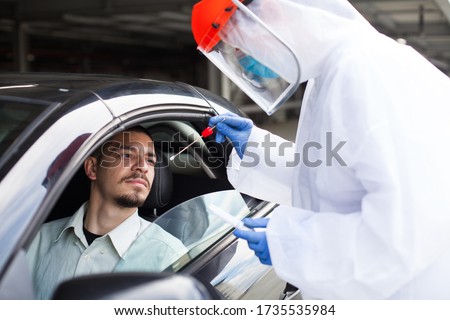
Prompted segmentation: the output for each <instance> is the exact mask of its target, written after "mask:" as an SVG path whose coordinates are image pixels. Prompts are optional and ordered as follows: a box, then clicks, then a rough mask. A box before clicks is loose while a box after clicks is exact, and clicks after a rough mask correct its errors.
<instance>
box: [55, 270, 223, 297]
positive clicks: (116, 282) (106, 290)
mask: <svg viewBox="0 0 450 320" xmlns="http://www.w3.org/2000/svg"><path fill="white" fill-rule="evenodd" d="M52 299H53V300H221V299H223V296H222V295H221V294H220V293H219V292H218V291H217V290H216V289H215V288H214V287H213V286H212V285H211V284H210V283H208V282H206V281H202V280H201V279H199V278H195V277H193V276H188V275H181V274H175V273H167V272H166V273H165V272H162V273H149V272H141V273H135V272H133V273H131V272H130V273H128V272H127V273H125V272H124V273H105V274H95V275H87V276H81V277H77V278H74V279H70V280H67V281H65V282H62V283H61V284H60V285H59V286H58V287H57V289H56V290H55V293H54V295H53V297H52Z"/></svg>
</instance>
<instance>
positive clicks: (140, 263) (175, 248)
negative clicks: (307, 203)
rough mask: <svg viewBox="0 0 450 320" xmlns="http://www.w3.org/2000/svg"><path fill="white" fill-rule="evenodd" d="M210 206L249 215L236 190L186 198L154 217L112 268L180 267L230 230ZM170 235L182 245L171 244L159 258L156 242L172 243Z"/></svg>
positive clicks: (149, 269) (227, 224) (147, 268)
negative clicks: (123, 257) (123, 260)
mask: <svg viewBox="0 0 450 320" xmlns="http://www.w3.org/2000/svg"><path fill="white" fill-rule="evenodd" d="M213 206H216V207H219V208H220V209H221V210H223V211H225V212H227V213H229V214H230V215H232V216H233V217H235V218H236V219H239V220H241V219H242V218H244V217H246V216H247V215H248V214H249V209H248V207H247V205H246V203H245V201H244V200H243V198H242V196H241V194H240V193H239V192H238V191H236V190H226V191H219V192H213V193H209V194H204V195H201V196H198V197H195V198H193V199H190V200H187V201H185V202H183V203H181V204H179V205H177V206H175V207H173V208H172V209H170V210H169V211H167V212H166V213H164V214H163V215H161V216H160V217H159V218H158V219H156V220H155V221H154V223H153V224H151V225H150V226H149V227H148V228H147V229H146V230H145V231H144V232H143V233H142V234H141V235H140V236H139V237H138V239H136V241H135V242H134V243H133V244H132V245H131V247H130V248H129V249H128V253H127V258H126V259H125V261H126V265H125V264H124V265H118V266H117V268H116V270H117V271H155V269H163V268H167V270H170V271H178V270H180V269H181V268H183V267H184V266H185V265H186V264H188V263H189V262H190V261H192V260H194V259H196V258H197V257H199V256H201V255H202V254H203V253H204V252H205V251H206V250H208V249H209V248H210V247H211V246H212V245H214V244H215V243H216V242H217V241H219V240H220V239H221V238H222V237H224V236H225V235H227V234H228V233H229V232H230V231H231V230H232V229H233V226H232V225H230V224H229V223H228V222H226V221H224V220H222V219H221V218H219V217H218V216H217V215H216V214H214V212H213V209H212V207H213ZM156 226H158V227H160V228H158V227H156ZM161 229H162V230H161ZM172 237H174V238H176V239H177V240H179V242H181V244H182V245H177V244H173V245H172V246H171V249H170V250H169V251H165V253H164V257H161V247H160V246H161V244H160V243H159V242H158V241H161V242H167V243H174V242H173V239H172ZM155 239H158V241H155Z"/></svg>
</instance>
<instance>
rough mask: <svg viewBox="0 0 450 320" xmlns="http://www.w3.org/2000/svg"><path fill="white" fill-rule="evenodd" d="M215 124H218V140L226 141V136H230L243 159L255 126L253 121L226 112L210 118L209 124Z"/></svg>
mask: <svg viewBox="0 0 450 320" xmlns="http://www.w3.org/2000/svg"><path fill="white" fill-rule="evenodd" d="M214 125H217V127H216V130H217V133H216V141H217V142H224V141H225V136H227V137H228V138H230V140H231V142H232V143H233V146H234V148H235V149H236V152H237V154H238V155H239V157H240V158H241V159H242V157H243V156H244V152H245V147H246V146H247V141H248V138H249V137H250V133H251V131H252V128H253V121H252V120H250V119H247V118H242V117H239V116H238V115H235V114H234V113H225V114H224V115H221V116H215V117H211V118H210V119H209V126H210V127H212V126H214Z"/></svg>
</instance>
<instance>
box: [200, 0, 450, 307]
mask: <svg viewBox="0 0 450 320" xmlns="http://www.w3.org/2000/svg"><path fill="white" fill-rule="evenodd" d="M192 27H193V34H194V38H195V39H196V41H197V43H198V49H199V50H200V51H202V53H204V55H206V57H208V58H209V59H210V60H211V61H212V62H213V63H214V64H215V65H216V66H217V67H219V68H220V69H221V70H222V72H224V73H225V74H226V75H227V76H228V77H229V78H230V79H231V80H232V81H233V82H234V83H235V84H236V85H238V86H239V87H240V88H241V89H242V90H243V91H244V92H245V93H246V94H247V95H249V96H250V97H251V98H252V99H254V101H255V102H256V103H257V104H258V105H259V106H260V107H262V108H263V109H264V110H265V111H266V112H267V113H268V114H269V115H270V114H272V113H273V112H275V111H276V109H277V108H278V107H280V106H281V105H282V104H283V102H284V101H286V99H288V98H289V96H290V95H292V93H293V92H294V91H295V90H296V89H297V88H298V85H299V84H300V83H303V82H307V87H306V91H305V94H304V98H303V101H302V110H301V114H300V119H299V123H298V129H297V135H296V141H295V144H293V145H291V146H292V147H291V148H289V147H287V145H288V144H287V143H286V141H284V140H283V139H281V138H280V137H277V136H275V135H269V133H268V132H267V131H264V130H262V129H260V128H257V127H256V126H253V124H252V122H251V121H250V120H249V119H245V118H241V117H237V116H233V115H229V116H217V117H213V118H211V120H210V125H214V124H217V130H218V133H219V134H217V137H216V139H217V140H218V141H223V140H224V136H226V137H227V138H229V139H230V140H231V141H232V142H233V144H234V150H233V154H232V157H231V162H230V163H229V164H228V177H229V180H230V181H231V183H232V184H233V185H234V186H235V187H236V188H237V189H238V190H239V191H241V192H243V193H247V194H250V195H253V196H255V197H258V198H262V199H265V200H270V201H274V202H278V203H280V204H281V205H280V206H279V207H278V208H277V209H276V210H274V212H273V215H272V217H271V218H270V219H268V220H258V219H255V220H251V219H248V220H246V221H245V223H246V225H247V226H250V227H253V228H255V227H260V228H257V229H254V230H255V231H240V230H239V231H238V230H237V231H235V234H236V235H237V236H238V237H241V238H243V239H246V240H247V241H248V243H249V246H250V248H252V249H253V250H255V253H256V255H257V256H258V257H259V258H260V260H261V262H263V263H265V264H272V265H273V267H274V269H275V271H276V273H277V274H278V275H279V276H280V277H281V278H282V279H284V280H286V281H287V282H289V283H291V284H293V285H295V286H297V287H298V288H299V289H300V290H301V291H302V294H303V296H304V297H306V298H321V299H449V298H450V168H449V159H450V147H449V145H450V125H449V119H450V80H449V78H448V77H447V76H446V75H444V74H443V73H441V72H440V71H439V70H438V69H436V68H435V67H434V66H433V65H432V64H431V63H430V62H428V61H427V60H426V59H425V58H424V57H422V56H421V55H420V54H419V53H417V52H416V51H415V50H413V49H412V48H410V47H409V46H406V45H402V44H399V43H397V42H396V41H394V40H392V39H390V38H388V37H386V36H384V35H382V34H380V33H378V32H377V31H376V30H375V29H374V28H373V27H372V26H371V25H370V24H369V23H368V22H367V21H366V20H365V19H364V18H363V17H362V16H361V15H360V14H359V13H358V12H357V11H356V10H355V9H354V8H353V7H352V6H351V5H350V3H349V2H348V1H346V0H320V1H319V0H253V1H244V3H242V2H240V1H239V0H202V1H200V2H199V3H197V4H196V5H195V6H194V9H193V13H192ZM264 141H266V142H267V143H266V147H263V146H264ZM267 145H270V146H271V147H270V148H269V147H267ZM305 146H308V147H307V148H306V147H305ZM305 152H306V154H305ZM330 154H331V155H330ZM267 159H269V160H270V161H268V160H267Z"/></svg>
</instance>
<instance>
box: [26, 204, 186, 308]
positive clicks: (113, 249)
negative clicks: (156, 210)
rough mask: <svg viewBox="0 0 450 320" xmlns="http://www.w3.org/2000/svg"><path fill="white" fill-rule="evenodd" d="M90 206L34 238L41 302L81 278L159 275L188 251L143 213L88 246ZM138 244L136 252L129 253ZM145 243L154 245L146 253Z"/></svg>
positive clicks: (31, 254) (33, 255) (31, 253)
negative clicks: (116, 273)
mask: <svg viewBox="0 0 450 320" xmlns="http://www.w3.org/2000/svg"><path fill="white" fill-rule="evenodd" d="M87 205H88V203H85V204H84V205H83V206H82V207H81V208H80V209H78V211H77V212H76V213H75V214H74V215H73V216H72V217H67V218H63V219H59V220H55V221H51V222H49V223H45V224H44V225H43V226H42V227H41V230H40V231H39V233H38V234H37V235H36V237H35V239H34V240H33V243H32V244H31V246H30V248H29V250H28V252H27V257H28V260H29V264H30V269H31V272H32V277H33V282H34V288H35V292H36V297H37V298H38V299H49V298H51V296H52V294H53V291H54V290H55V288H56V286H57V285H58V284H59V283H61V282H62V281H64V280H67V279H71V278H73V277H76V276H81V275H87V274H93V273H109V272H113V271H133V270H135V271H153V272H159V271H162V270H164V269H165V268H167V267H168V266H169V265H170V264H172V263H173V262H174V261H176V260H177V259H178V258H179V257H181V256H182V255H184V254H185V253H186V251H187V250H186V247H185V246H184V245H183V244H182V243H181V241H180V240H178V239H177V238H175V237H174V236H172V235H171V234H170V233H168V232H166V231H165V230H163V229H162V228H161V227H160V226H158V225H156V224H154V223H150V222H148V221H146V220H144V219H142V218H141V217H139V215H138V212H137V211H136V212H135V213H133V214H132V215H131V216H130V217H129V218H127V219H126V220H125V221H124V222H122V223H121V224H120V225H119V226H117V227H116V228H115V229H113V230H111V231H110V232H109V233H107V234H105V235H103V236H101V237H99V238H97V239H95V240H94V241H93V242H92V243H91V245H88V243H87V241H86V237H85V236H84V233H83V218H84V215H85V213H86V209H87ZM144 231H145V232H144ZM141 235H142V239H140V238H141ZM138 238H139V241H136V240H137V239H138ZM135 241H136V244H137V245H136V248H134V249H133V250H129V252H128V249H129V248H130V246H131V245H132V244H133V243H134V242H135ZM143 242H146V243H147V244H148V245H146V246H145V250H142V251H140V250H136V249H137V248H143V249H144V246H143V245H142V243H143ZM131 247H132V248H133V247H134V245H133V246H131ZM141 253H142V256H143V258H142V257H141ZM143 263H145V264H144V265H143Z"/></svg>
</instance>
